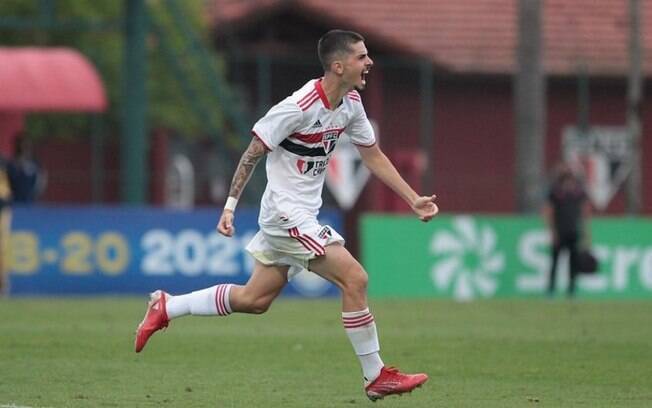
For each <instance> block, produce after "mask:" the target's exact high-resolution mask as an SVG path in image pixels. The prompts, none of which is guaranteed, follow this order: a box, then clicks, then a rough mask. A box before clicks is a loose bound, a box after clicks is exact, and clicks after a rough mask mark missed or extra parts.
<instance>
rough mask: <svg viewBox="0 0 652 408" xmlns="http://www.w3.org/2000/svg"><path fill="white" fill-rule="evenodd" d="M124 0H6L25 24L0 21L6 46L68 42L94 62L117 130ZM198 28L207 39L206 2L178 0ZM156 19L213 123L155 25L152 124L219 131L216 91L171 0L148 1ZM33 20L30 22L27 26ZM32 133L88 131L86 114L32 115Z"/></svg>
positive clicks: (7, 13) (3, 10)
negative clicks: (186, 87)
mask: <svg viewBox="0 0 652 408" xmlns="http://www.w3.org/2000/svg"><path fill="white" fill-rule="evenodd" d="M124 3H125V2H124V1H117V0H116V1H78V0H58V1H45V2H42V1H37V0H32V1H24V0H3V1H2V2H0V16H2V20H1V21H3V22H5V23H6V22H7V21H9V20H11V22H16V21H18V22H20V23H21V24H23V26H21V27H15V26H11V27H7V25H6V24H5V25H2V26H0V43H1V44H2V45H3V46H65V47H72V48H75V49H77V50H79V51H80V52H81V53H83V54H84V55H86V57H88V58H89V59H90V60H91V61H92V62H93V63H94V64H95V66H96V68H97V69H98V71H99V72H100V75H101V77H102V80H103V82H104V85H105V90H106V92H107V96H108V99H109V112H108V113H107V114H106V115H103V117H104V119H105V123H106V126H105V129H106V131H107V132H106V133H107V134H110V135H117V134H119V133H120V131H121V129H120V119H121V116H122V112H121V95H122V86H123V85H122V70H123V57H124V47H123V45H124V34H123V28H122V27H123V13H124V9H123V8H124ZM176 4H177V6H178V8H179V9H181V11H182V13H183V15H184V18H185V19H186V20H187V21H188V22H189V23H190V25H191V26H192V29H193V31H194V32H195V33H196V34H197V35H198V36H199V37H200V38H201V39H202V40H203V43H204V45H205V46H208V44H209V43H208V41H207V37H208V33H209V28H210V27H209V21H207V20H206V19H205V18H203V15H202V13H203V12H204V6H205V3H204V2H202V1H176ZM146 7H147V12H148V14H149V18H150V20H151V23H152V24H158V25H159V26H160V27H161V28H162V31H163V32H164V33H165V36H166V37H168V38H169V41H168V42H169V43H170V45H171V47H172V49H173V50H174V53H175V54H177V55H179V56H181V57H182V59H183V61H182V64H183V66H184V68H185V69H186V70H187V72H189V73H190V74H188V75H184V78H186V80H187V81H190V82H191V83H192V85H193V86H192V87H193V88H195V89H196V94H195V95H194V98H193V101H194V103H195V104H196V103H201V104H202V107H203V108H204V109H205V110H206V111H208V112H210V113H211V117H210V122H211V123H207V121H206V120H202V118H200V117H199V116H198V115H197V112H196V109H195V106H196V105H193V104H191V103H189V102H191V101H190V100H189V97H188V95H186V94H185V93H184V92H183V90H182V88H181V86H180V84H181V82H180V79H181V78H180V77H178V76H177V75H175V72H174V70H173V69H172V67H171V66H170V64H169V63H168V62H167V61H168V59H167V57H166V56H165V55H164V54H163V51H162V49H161V48H160V46H159V45H160V39H159V38H157V36H155V35H154V34H153V33H152V32H151V30H150V33H149V35H148V36H147V39H146V47H147V66H146V71H147V85H146V89H147V92H148V106H147V111H148V125H149V126H150V128H157V127H164V128H169V129H174V130H175V131H176V132H177V133H180V134H182V135H187V136H192V135H197V134H208V133H212V134H215V133H216V131H220V130H222V127H223V119H222V116H221V110H222V109H221V108H220V106H219V104H218V103H217V101H216V98H215V96H214V95H213V94H212V93H211V92H210V90H209V88H208V87H207V86H206V84H205V83H204V82H205V78H204V77H202V76H201V75H200V73H201V72H200V71H199V67H198V63H197V61H196V58H194V59H193V58H192V57H193V56H192V55H187V53H186V54H184V48H187V47H186V45H185V43H186V41H187V38H184V37H183V35H182V34H181V33H180V32H179V30H178V27H176V26H175V25H174V24H172V22H171V20H170V18H169V11H168V9H167V7H166V1H162V0H157V1H146ZM28 24H33V26H32V27H27V26H26V25H28ZM210 63H211V64H213V67H214V68H215V69H217V68H219V62H218V57H217V56H216V55H215V53H214V52H211V59H210ZM27 125H28V133H30V134H31V135H32V136H36V137H41V136H60V137H66V136H68V137H70V136H79V135H87V134H88V133H89V126H90V120H89V115H87V114H79V113H52V114H49V113H48V114H44V113H38V114H33V115H30V117H29V118H28V124H27Z"/></svg>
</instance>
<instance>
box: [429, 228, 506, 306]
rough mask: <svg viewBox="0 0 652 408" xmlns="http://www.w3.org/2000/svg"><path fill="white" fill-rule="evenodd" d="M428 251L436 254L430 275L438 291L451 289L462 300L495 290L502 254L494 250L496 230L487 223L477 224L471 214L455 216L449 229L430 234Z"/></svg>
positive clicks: (502, 262)
mask: <svg viewBox="0 0 652 408" xmlns="http://www.w3.org/2000/svg"><path fill="white" fill-rule="evenodd" d="M430 253H431V255H435V256H437V257H438V261H437V262H436V263H435V264H434V265H432V268H431V271H430V277H431V279H432V282H433V284H434V285H435V286H436V287H437V288H438V289H439V290H440V291H443V292H449V291H450V292H451V295H452V296H453V298H455V299H456V300H462V301H464V300H472V299H475V298H478V297H491V296H492V295H493V294H494V293H495V292H496V289H497V287H498V279H497V275H498V274H499V273H500V272H501V271H502V270H503V269H504V265H505V255H504V254H503V253H502V252H498V251H497V249H496V233H495V232H494V230H493V229H492V228H491V227H490V226H488V225H485V226H481V225H478V224H477V223H476V221H475V220H473V218H471V217H456V218H454V219H453V221H452V230H441V231H438V232H436V233H435V234H434V235H433V237H432V240H431V242H430Z"/></svg>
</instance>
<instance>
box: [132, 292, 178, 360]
mask: <svg viewBox="0 0 652 408" xmlns="http://www.w3.org/2000/svg"><path fill="white" fill-rule="evenodd" d="M167 296H169V295H168V294H167V293H165V292H163V291H162V290H157V291H156V292H154V293H152V294H150V301H149V303H148V304H147V312H146V313H145V317H144V318H143V321H142V322H140V324H139V325H138V329H136V353H140V351H141V350H142V349H143V347H145V344H147V340H149V338H150V337H151V335H152V334H154V332H156V331H158V330H161V329H162V328H165V327H168V323H169V321H170V319H168V313H167V311H166V310H165V301H166V297H167Z"/></svg>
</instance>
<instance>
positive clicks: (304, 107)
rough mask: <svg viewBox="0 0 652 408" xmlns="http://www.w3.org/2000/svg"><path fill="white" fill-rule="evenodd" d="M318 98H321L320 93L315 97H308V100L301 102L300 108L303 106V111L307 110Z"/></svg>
mask: <svg viewBox="0 0 652 408" xmlns="http://www.w3.org/2000/svg"><path fill="white" fill-rule="evenodd" d="M318 100H319V95H315V96H314V97H312V98H310V99H308V100H307V101H306V102H304V103H302V104H300V105H299V108H301V110H302V111H307V110H308V108H309V107H311V106H312V104H313V103H315V102H317V101H318Z"/></svg>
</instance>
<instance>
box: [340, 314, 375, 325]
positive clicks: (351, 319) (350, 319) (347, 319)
mask: <svg viewBox="0 0 652 408" xmlns="http://www.w3.org/2000/svg"><path fill="white" fill-rule="evenodd" d="M369 316H371V313H365V314H363V315H360V316H353V317H342V321H343V322H344V323H357V322H359V321H360V320H364V319H366V318H367V317H369Z"/></svg>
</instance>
